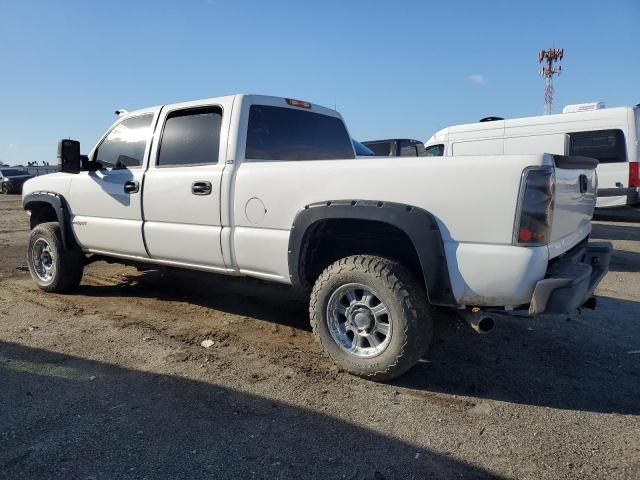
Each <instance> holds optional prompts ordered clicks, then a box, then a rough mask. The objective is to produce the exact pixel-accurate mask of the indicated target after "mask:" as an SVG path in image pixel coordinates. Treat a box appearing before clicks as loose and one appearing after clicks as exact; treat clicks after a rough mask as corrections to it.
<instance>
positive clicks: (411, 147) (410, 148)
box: [400, 140, 418, 157]
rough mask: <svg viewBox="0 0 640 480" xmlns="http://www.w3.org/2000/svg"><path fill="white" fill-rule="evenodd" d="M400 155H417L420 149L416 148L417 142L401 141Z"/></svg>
mask: <svg viewBox="0 0 640 480" xmlns="http://www.w3.org/2000/svg"><path fill="white" fill-rule="evenodd" d="M400 156H401V157H417V156H418V150H417V149H416V143H412V142H410V141H408V140H402V141H400Z"/></svg>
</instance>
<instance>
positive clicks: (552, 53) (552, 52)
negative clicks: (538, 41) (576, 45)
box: [538, 48, 564, 115]
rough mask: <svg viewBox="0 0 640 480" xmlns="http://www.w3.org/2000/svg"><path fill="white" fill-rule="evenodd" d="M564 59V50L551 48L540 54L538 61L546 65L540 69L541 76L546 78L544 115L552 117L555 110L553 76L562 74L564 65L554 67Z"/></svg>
mask: <svg viewBox="0 0 640 480" xmlns="http://www.w3.org/2000/svg"><path fill="white" fill-rule="evenodd" d="M562 57H564V48H550V49H549V50H540V51H539V52H538V61H539V62H540V63H544V65H543V66H542V68H540V71H539V73H540V76H542V77H544V114H545V115H550V114H551V112H552V108H553V76H554V75H556V74H558V75H560V72H562V65H558V66H557V67H554V66H553V64H554V63H555V62H559V61H560V60H562Z"/></svg>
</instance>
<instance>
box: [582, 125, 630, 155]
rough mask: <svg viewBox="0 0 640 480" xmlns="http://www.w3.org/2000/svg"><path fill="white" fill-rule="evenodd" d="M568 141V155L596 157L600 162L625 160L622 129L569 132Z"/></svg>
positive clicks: (625, 151)
mask: <svg viewBox="0 0 640 480" xmlns="http://www.w3.org/2000/svg"><path fill="white" fill-rule="evenodd" d="M569 142H570V144H569V155H581V156H583V157H592V158H597V159H598V161H600V162H601V163H616V162H626V161H627V149H626V147H625V143H624V133H623V132H622V130H596V131H592V132H576V133H570V134H569Z"/></svg>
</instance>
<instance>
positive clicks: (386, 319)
mask: <svg viewBox="0 0 640 480" xmlns="http://www.w3.org/2000/svg"><path fill="white" fill-rule="evenodd" d="M327 326H328V327H329V332H330V333H331V336H332V337H333V339H334V340H335V342H336V343H337V344H338V346H339V347H340V348H341V349H342V350H344V351H345V352H347V353H350V354H352V355H355V356H357V357H361V358H370V357H375V356H376V355H380V354H381V353H382V352H384V351H385V349H386V348H387V346H388V345H389V342H390V341H391V335H392V324H391V313H390V312H389V309H388V308H387V306H386V305H385V304H384V302H383V301H382V299H381V298H380V295H378V294H377V293H376V292H374V291H373V290H372V289H371V288H369V287H367V286H365V285H361V284H359V283H349V284H346V285H342V286H341V287H339V288H338V289H336V291H335V292H333V294H331V297H330V298H329V303H328V306H327Z"/></svg>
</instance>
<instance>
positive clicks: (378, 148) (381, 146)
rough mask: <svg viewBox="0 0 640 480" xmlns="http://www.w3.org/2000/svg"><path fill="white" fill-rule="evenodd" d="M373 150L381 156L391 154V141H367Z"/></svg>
mask: <svg viewBox="0 0 640 480" xmlns="http://www.w3.org/2000/svg"><path fill="white" fill-rule="evenodd" d="M365 145H366V146H367V147H369V148H370V149H371V150H373V152H374V153H375V154H376V155H377V156H379V157H389V156H391V145H392V144H391V143H390V142H373V143H365Z"/></svg>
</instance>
